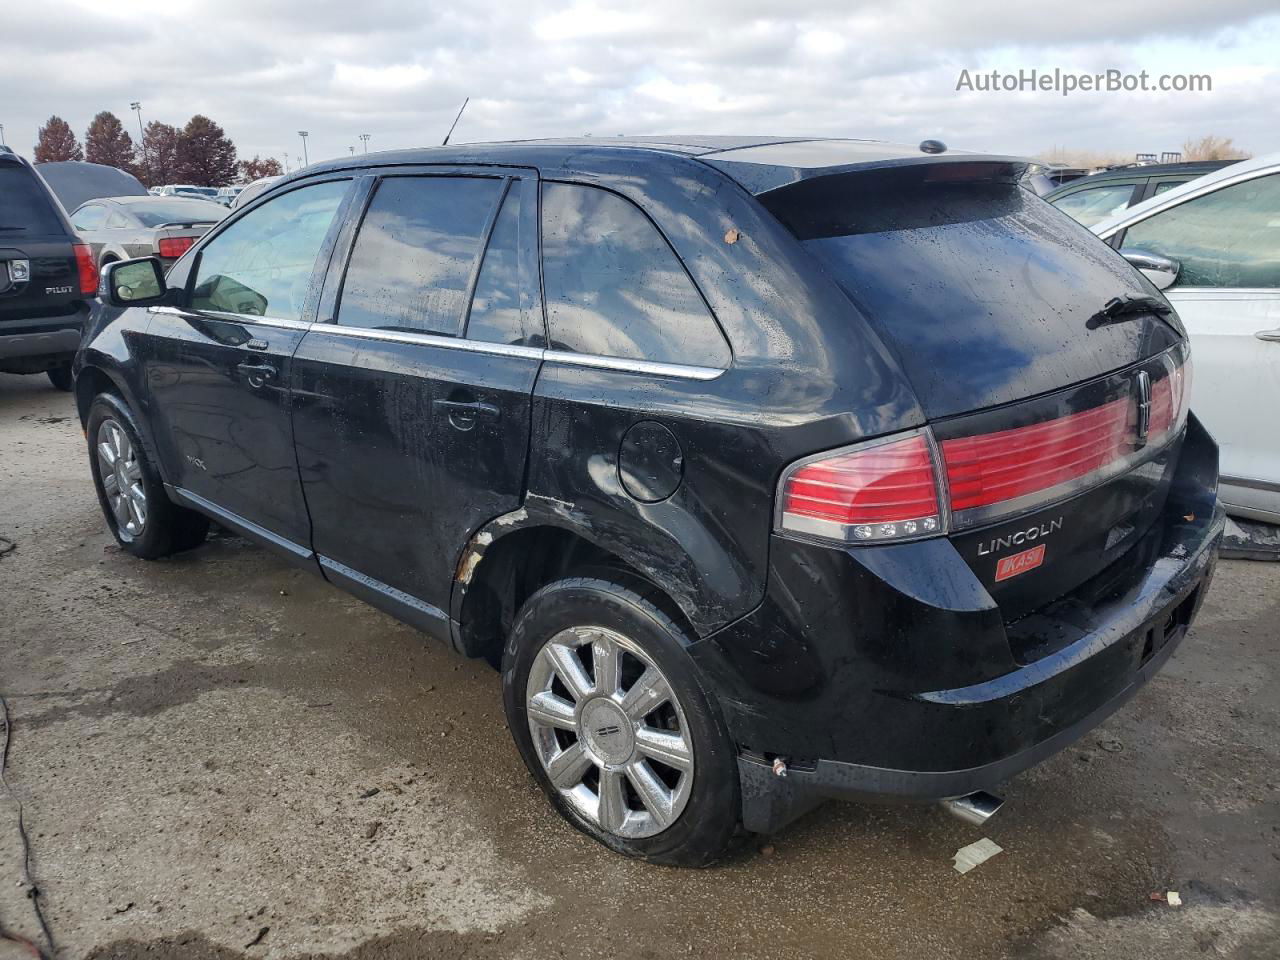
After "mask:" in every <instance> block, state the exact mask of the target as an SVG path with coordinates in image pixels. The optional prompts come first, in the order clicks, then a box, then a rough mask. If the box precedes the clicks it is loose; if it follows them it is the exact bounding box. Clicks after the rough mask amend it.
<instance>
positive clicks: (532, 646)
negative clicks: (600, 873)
mask: <svg viewBox="0 0 1280 960" xmlns="http://www.w3.org/2000/svg"><path fill="white" fill-rule="evenodd" d="M618 579H624V578H622V577H619V578H618ZM646 593H648V594H649V595H646ZM657 599H658V598H657V597H655V596H654V595H653V594H652V592H651V591H646V589H645V587H644V585H641V584H636V583H635V582H633V581H628V582H627V583H625V584H624V583H619V582H616V581H615V580H613V579H601V578H597V577H575V578H572V579H566V580H560V581H557V582H555V583H552V584H549V585H547V586H545V587H543V588H542V589H541V590H539V591H537V592H536V593H535V594H534V595H533V596H531V597H530V598H529V599H528V600H527V601H526V602H525V604H524V605H523V606H522V607H521V609H520V612H519V614H518V615H517V617H516V621H515V624H514V626H513V627H512V630H511V634H510V636H509V638H508V640H507V643H506V646H505V648H504V650H503V658H502V686H503V704H504V707H505V710H506V715H507V723H508V725H509V726H510V728H511V734H512V736H513V738H514V739H515V742H516V746H517V748H518V749H519V751H520V755H521V757H522V758H523V759H524V762H525V764H526V766H527V767H528V768H529V771H530V772H531V773H532V774H533V776H534V778H535V779H536V780H537V781H538V784H539V785H540V786H541V787H542V789H543V792H544V793H546V795H547V798H548V799H549V800H550V801H551V805H552V806H553V807H554V808H555V809H556V810H557V811H558V812H559V813H560V815H561V816H563V817H564V818H565V819H566V820H568V821H569V823H570V824H572V825H573V826H574V827H576V828H577V829H578V830H581V831H582V832H583V833H585V834H587V835H588V836H590V837H592V838H594V839H595V840H597V841H599V842H600V843H602V844H604V845H605V846H606V847H608V848H609V849H611V850H613V851H615V852H617V853H620V854H623V855H625V856H628V857H635V858H638V859H642V860H647V861H650V862H654V863H662V864H667V865H671V866H691V867H701V866H706V865H708V864H711V863H713V862H715V861H716V860H717V859H719V858H720V857H722V856H723V855H724V854H725V853H726V852H727V851H728V850H729V849H730V848H731V846H732V845H733V842H734V840H735V839H736V838H737V837H739V836H741V834H742V832H741V829H740V827H739V822H740V820H741V799H740V792H739V782H738V769H737V758H736V754H735V751H734V748H733V742H732V740H731V739H730V737H729V733H728V730H727V728H726V727H725V723H724V719H723V717H722V716H721V712H720V708H719V704H718V703H717V701H716V699H715V697H714V696H713V695H712V694H711V692H710V691H709V690H708V689H707V687H706V685H705V684H704V683H703V681H702V678H701V677H700V675H699V672H698V669H697V667H696V666H695V664H694V663H693V661H692V659H690V657H689V655H688V653H687V652H686V649H685V648H686V647H687V646H688V644H689V637H688V635H687V634H686V632H685V631H684V630H683V629H682V628H681V627H680V626H679V625H678V624H677V623H676V621H675V620H674V619H673V618H672V616H670V615H669V614H668V613H667V612H665V611H664V609H663V607H664V606H665V604H663V603H661V602H655V600H657ZM611 651H616V660H615V658H614V653H613V652H611ZM570 657H573V658H575V660H570V659H569V658H570ZM575 662H576V667H575V666H574V663H575ZM642 710H643V711H644V712H643V713H642V712H641V711H642ZM553 773H554V776H553Z"/></svg>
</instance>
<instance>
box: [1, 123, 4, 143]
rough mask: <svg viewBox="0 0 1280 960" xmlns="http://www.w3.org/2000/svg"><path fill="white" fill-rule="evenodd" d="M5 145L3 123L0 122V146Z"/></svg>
mask: <svg viewBox="0 0 1280 960" xmlns="http://www.w3.org/2000/svg"><path fill="white" fill-rule="evenodd" d="M3 146H5V142H4V124H3V123H0V147H3Z"/></svg>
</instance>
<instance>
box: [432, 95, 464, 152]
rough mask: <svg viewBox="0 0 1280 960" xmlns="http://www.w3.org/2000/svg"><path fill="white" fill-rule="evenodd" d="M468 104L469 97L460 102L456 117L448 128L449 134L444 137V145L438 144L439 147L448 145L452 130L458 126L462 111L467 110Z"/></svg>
mask: <svg viewBox="0 0 1280 960" xmlns="http://www.w3.org/2000/svg"><path fill="white" fill-rule="evenodd" d="M470 102H471V98H470V97H467V99H465V100H463V101H462V106H460V107H459V108H458V115H457V116H456V117H454V118H453V124H452V125H451V126H450V127H449V132H448V133H446V134H445V135H444V143H442V144H440V146H442V147H447V146H448V145H449V138H450V137H452V136H453V128H454V127H456V126H457V125H458V121H459V120H461V119H462V111H463V110H465V109H467V104H468V103H470Z"/></svg>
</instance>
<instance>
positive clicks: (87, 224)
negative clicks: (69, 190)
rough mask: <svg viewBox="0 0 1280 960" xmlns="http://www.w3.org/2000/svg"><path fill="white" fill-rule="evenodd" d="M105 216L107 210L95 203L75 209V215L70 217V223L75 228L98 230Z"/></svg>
mask: <svg viewBox="0 0 1280 960" xmlns="http://www.w3.org/2000/svg"><path fill="white" fill-rule="evenodd" d="M106 218H107V211H106V210H105V209H104V208H102V207H100V206H98V205H96V204H95V205H94V206H92V207H81V208H80V209H79V210H77V211H76V215H75V216H74V217H72V218H71V223H72V225H73V226H74V227H75V228H76V229H77V230H98V229H101V227H102V223H103V221H104V220H106Z"/></svg>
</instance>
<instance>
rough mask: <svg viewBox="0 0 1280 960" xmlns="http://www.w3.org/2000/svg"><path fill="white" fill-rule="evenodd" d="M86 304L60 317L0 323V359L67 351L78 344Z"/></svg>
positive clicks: (58, 353) (71, 352)
mask: <svg viewBox="0 0 1280 960" xmlns="http://www.w3.org/2000/svg"><path fill="white" fill-rule="evenodd" d="M87 315H88V308H87V307H86V308H81V309H80V310H77V311H75V312H74V313H69V314H66V315H64V316H59V317H46V318H43V319H40V320H14V321H6V322H4V323H0V360H13V359H18V358H25V357H39V356H50V355H66V357H67V359H70V356H71V355H72V354H74V353H75V352H76V350H77V349H78V348H79V346H80V336H81V334H82V332H83V330H84V322H85V318H86V316H87Z"/></svg>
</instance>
